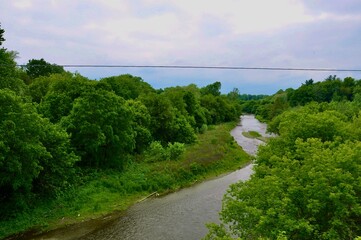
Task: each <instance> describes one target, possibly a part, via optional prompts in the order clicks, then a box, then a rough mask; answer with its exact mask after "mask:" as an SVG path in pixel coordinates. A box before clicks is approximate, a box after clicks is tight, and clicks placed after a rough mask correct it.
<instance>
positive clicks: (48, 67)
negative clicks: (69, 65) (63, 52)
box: [25, 58, 65, 79]
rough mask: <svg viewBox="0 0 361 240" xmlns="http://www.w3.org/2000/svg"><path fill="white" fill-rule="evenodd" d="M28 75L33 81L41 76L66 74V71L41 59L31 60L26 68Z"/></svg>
mask: <svg viewBox="0 0 361 240" xmlns="http://www.w3.org/2000/svg"><path fill="white" fill-rule="evenodd" d="M25 69H26V73H27V74H28V76H29V77H30V78H31V79H35V78H37V77H40V76H49V75H51V74H54V73H64V72H65V70H64V68H63V67H62V66H59V65H56V64H51V63H48V62H47V61H45V60H44V59H43V58H41V59H31V60H29V62H28V63H27V64H26V66H25Z"/></svg>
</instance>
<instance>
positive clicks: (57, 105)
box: [29, 73, 97, 123]
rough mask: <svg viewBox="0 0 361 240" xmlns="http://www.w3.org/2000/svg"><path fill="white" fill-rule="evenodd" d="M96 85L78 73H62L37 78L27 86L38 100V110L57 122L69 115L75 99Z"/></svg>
mask: <svg viewBox="0 0 361 240" xmlns="http://www.w3.org/2000/svg"><path fill="white" fill-rule="evenodd" d="M96 85H97V83H96V82H95V81H90V80H88V79H87V78H85V77H82V76H80V75H72V74H69V73H63V74H53V75H51V76H48V77H40V78H37V79H35V81H34V82H33V83H32V84H31V85H30V86H29V87H30V92H31V95H32V96H33V99H34V100H36V101H40V104H39V107H38V110H39V112H40V113H41V114H43V115H44V116H45V117H47V118H49V119H50V121H51V122H53V123H57V122H59V121H60V120H61V118H62V117H65V116H67V115H69V113H70V111H71V109H72V107H73V102H74V101H75V99H77V98H79V97H80V96H82V95H83V94H85V93H87V92H89V91H92V90H94V89H95V88H96ZM44 94H45V95H44Z"/></svg>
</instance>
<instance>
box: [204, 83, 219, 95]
mask: <svg viewBox="0 0 361 240" xmlns="http://www.w3.org/2000/svg"><path fill="white" fill-rule="evenodd" d="M221 87H222V84H221V83H220V82H214V83H212V84H209V85H207V86H205V87H203V88H201V93H202V94H203V95H207V94H211V95H213V96H220V95H221Z"/></svg>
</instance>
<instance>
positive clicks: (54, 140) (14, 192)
mask: <svg viewBox="0 0 361 240" xmlns="http://www.w3.org/2000/svg"><path fill="white" fill-rule="evenodd" d="M0 119H1V123H0V166H1V167H0V189H1V193H2V195H1V198H0V202H1V205H2V208H1V210H0V212H2V213H4V214H6V213H9V212H11V210H14V208H18V210H21V209H22V208H24V207H26V206H28V201H27V200H28V199H29V198H31V196H32V195H33V194H35V193H40V192H43V193H47V194H49V193H51V192H52V191H53V190H57V189H60V188H62V187H64V185H65V184H66V182H67V181H68V180H69V177H70V175H71V172H72V166H73V164H74V162H76V161H77V160H78V158H77V157H76V156H75V154H74V153H73V152H72V150H71V148H70V141H69V136H68V135H67V134H66V132H65V131H64V130H62V129H61V128H59V127H58V126H55V125H52V124H51V123H50V122H49V121H48V120H47V119H43V118H41V117H40V115H39V114H38V113H37V112H36V109H35V107H34V106H33V105H32V104H31V103H27V102H23V100H22V99H21V97H19V96H17V94H16V93H15V92H13V91H11V90H8V89H5V90H0ZM2 215H3V214H2ZM3 216H4V215H3Z"/></svg>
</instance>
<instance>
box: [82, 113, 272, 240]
mask: <svg viewBox="0 0 361 240" xmlns="http://www.w3.org/2000/svg"><path fill="white" fill-rule="evenodd" d="M247 131H257V132H259V133H260V134H262V135H263V136H269V135H267V134H266V125H265V124H263V123H260V122H259V121H258V120H257V119H255V117H254V116H253V115H243V116H242V117H241V121H240V124H239V125H238V126H237V127H236V128H234V129H233V130H232V131H231V134H232V136H233V137H234V138H235V140H236V141H237V143H238V144H239V145H240V146H242V148H243V149H244V150H245V151H246V152H247V153H248V154H250V155H255V154H256V152H257V148H258V146H259V145H260V144H263V142H262V141H260V140H258V139H251V138H246V137H244V136H243V135H242V132H247ZM251 174H252V165H251V164H250V165H248V166H246V167H244V168H242V169H240V170H238V171H235V172H232V173H230V174H228V175H225V176H223V177H220V178H216V179H213V180H209V181H205V182H202V183H200V184H197V185H195V186H193V187H190V188H186V189H183V190H180V191H178V192H175V193H172V194H169V195H166V196H164V197H159V198H151V199H147V200H145V201H143V202H141V203H138V204H136V205H134V206H132V207H131V208H130V209H128V210H127V211H126V212H125V213H124V214H123V215H122V216H121V217H120V218H119V219H117V220H116V221H114V222H112V223H111V224H109V225H107V226H106V227H103V228H102V229H99V230H97V231H95V232H92V233H90V234H88V235H86V236H83V237H82V238H80V239H85V240H92V239H137V240H141V239H150V240H157V239H159V240H161V239H167V240H171V239H174V240H178V239H179V240H181V239H185V240H192V239H201V238H202V237H204V236H205V235H206V234H207V232H208V230H207V228H206V226H205V224H206V223H209V222H216V223H218V222H219V215H218V212H219V211H220V209H221V206H222V198H223V195H224V194H225V193H226V191H227V189H228V187H229V185H230V184H232V183H235V182H237V181H240V180H247V179H249V177H250V176H251Z"/></svg>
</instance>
